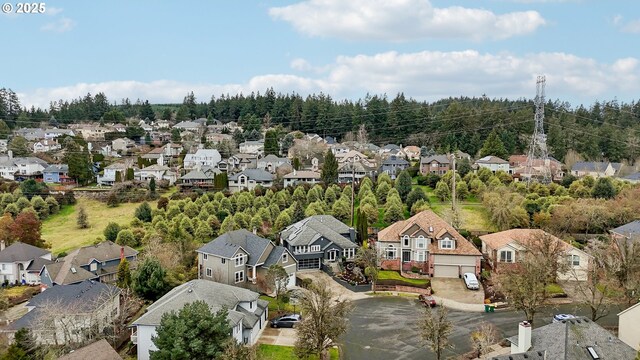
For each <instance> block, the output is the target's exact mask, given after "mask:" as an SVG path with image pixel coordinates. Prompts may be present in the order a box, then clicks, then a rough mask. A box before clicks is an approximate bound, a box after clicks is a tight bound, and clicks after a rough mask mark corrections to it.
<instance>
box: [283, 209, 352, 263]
mask: <svg viewBox="0 0 640 360" xmlns="http://www.w3.org/2000/svg"><path fill="white" fill-rule="evenodd" d="M280 240H281V241H282V245H283V246H284V247H285V248H287V249H288V250H289V251H290V252H291V253H292V254H293V256H294V257H295V258H296V259H297V260H298V269H299V270H306V269H320V268H321V267H322V264H323V263H324V262H335V261H339V260H340V259H341V258H345V259H346V260H353V259H354V258H355V256H356V250H357V249H358V245H357V244H356V243H355V240H356V232H355V230H354V229H353V228H352V227H349V226H347V225H345V224H344V223H343V222H342V221H340V220H338V219H336V218H334V217H333V216H331V215H315V216H310V217H308V218H306V219H304V220H300V221H298V222H297V223H295V224H292V225H289V226H287V227H286V228H285V229H284V230H282V232H281V233H280Z"/></svg>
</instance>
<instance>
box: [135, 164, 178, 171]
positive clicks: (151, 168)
mask: <svg viewBox="0 0 640 360" xmlns="http://www.w3.org/2000/svg"><path fill="white" fill-rule="evenodd" d="M141 170H142V171H167V170H171V169H170V168H169V167H168V166H164V165H158V164H153V165H149V166H147V167H146V168H143V169H141Z"/></svg>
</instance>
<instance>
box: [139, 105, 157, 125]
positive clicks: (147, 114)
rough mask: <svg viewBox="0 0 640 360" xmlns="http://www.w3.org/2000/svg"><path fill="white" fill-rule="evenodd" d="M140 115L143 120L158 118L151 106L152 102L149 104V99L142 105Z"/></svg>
mask: <svg viewBox="0 0 640 360" xmlns="http://www.w3.org/2000/svg"><path fill="white" fill-rule="evenodd" d="M138 117H139V118H140V119H142V120H147V119H149V121H153V120H155V119H156V113H155V112H153V108H151V104H149V100H145V101H144V103H143V104H142V106H141V107H140V112H139V114H138Z"/></svg>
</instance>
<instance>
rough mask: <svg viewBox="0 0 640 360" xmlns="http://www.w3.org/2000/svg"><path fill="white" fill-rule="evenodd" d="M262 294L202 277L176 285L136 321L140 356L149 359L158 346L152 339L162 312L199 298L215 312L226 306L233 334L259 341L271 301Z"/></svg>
mask: <svg viewBox="0 0 640 360" xmlns="http://www.w3.org/2000/svg"><path fill="white" fill-rule="evenodd" d="M259 295H260V294H258V293H257V292H253V291H251V290H248V289H243V288H240V287H236V286H232V285H227V284H222V283H218V282H214V281H209V280H202V279H198V280H191V281H189V282H187V283H184V284H182V285H180V286H178V287H175V288H173V289H172V290H171V291H169V292H168V293H167V294H166V295H164V296H163V297H161V298H160V299H158V301H156V302H155V303H153V304H152V305H151V306H149V307H148V308H147V312H146V313H144V315H142V316H141V317H140V318H138V319H137V320H135V321H134V322H133V324H132V326H133V329H132V334H131V342H133V343H134V344H137V348H138V360H148V359H149V357H150V354H149V352H150V351H153V350H157V348H156V346H155V344H154V343H153V341H152V340H151V339H152V337H153V336H155V335H156V327H158V326H159V325H160V321H161V319H162V315H164V314H166V313H169V312H171V311H174V312H178V311H180V309H182V308H183V307H184V305H185V304H189V303H192V302H195V301H197V300H201V301H204V302H206V303H207V305H209V308H210V309H211V311H212V312H214V313H215V312H218V311H219V310H221V309H222V308H226V309H227V310H228V316H227V319H228V320H229V325H231V328H232V329H233V330H232V334H231V335H232V336H233V338H234V339H235V340H236V341H237V342H238V343H241V344H247V345H253V344H255V343H256V341H257V340H258V337H259V335H260V333H261V332H262V330H263V329H264V327H265V326H266V324H267V316H268V313H269V310H268V305H269V303H268V302H267V301H265V300H261V299H259Z"/></svg>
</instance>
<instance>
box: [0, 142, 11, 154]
mask: <svg viewBox="0 0 640 360" xmlns="http://www.w3.org/2000/svg"><path fill="white" fill-rule="evenodd" d="M8 145H9V142H8V141H7V139H0V153H3V154H4V153H6V152H7V150H8V149H7V146H8Z"/></svg>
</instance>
